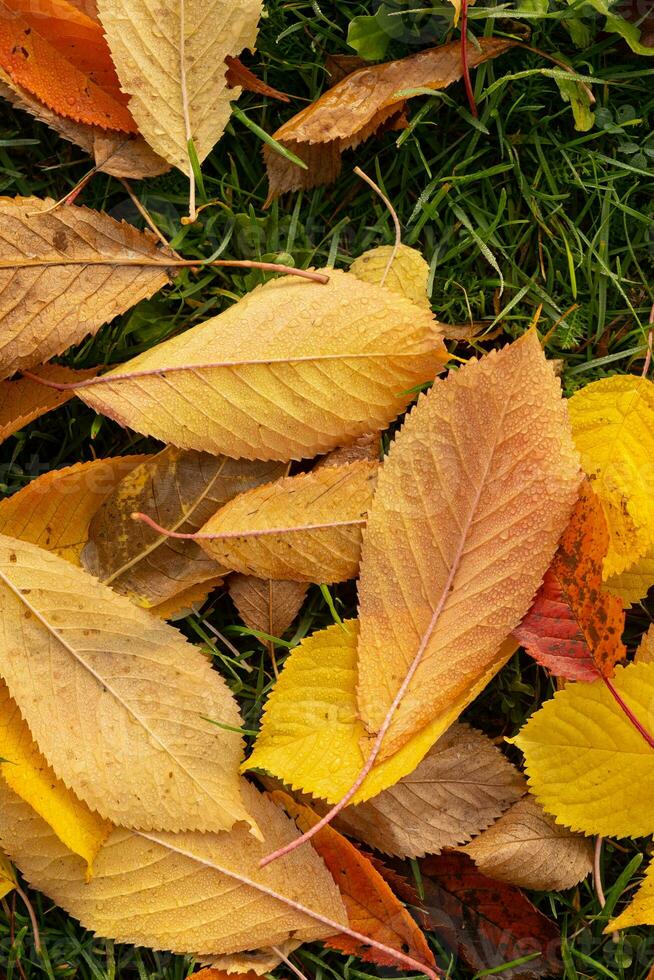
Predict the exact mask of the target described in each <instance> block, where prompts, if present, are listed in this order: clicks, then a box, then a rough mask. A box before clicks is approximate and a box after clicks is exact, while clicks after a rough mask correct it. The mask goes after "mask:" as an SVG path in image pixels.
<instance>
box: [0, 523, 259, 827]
mask: <svg viewBox="0 0 654 980" xmlns="http://www.w3.org/2000/svg"><path fill="white" fill-rule="evenodd" d="M0 598H1V600H2V608H3V629H4V635H5V639H6V644H5V652H4V654H3V658H2V663H1V665H0V675H1V676H2V677H3V679H4V680H5V682H6V684H7V687H8V688H9V691H10V693H11V696H12V697H13V699H14V700H15V701H16V703H17V705H18V708H19V710H20V712H21V714H22V716H23V718H24V719H25V721H26V723H27V725H28V727H29V729H30V731H31V733H32V736H33V738H34V740H35V742H36V744H37V745H38V747H39V749H40V751H41V752H42V753H43V755H44V756H45V758H46V759H47V761H48V763H49V764H50V765H51V766H52V768H53V769H54V771H55V773H56V775H57V776H58V777H59V778H60V779H61V780H63V782H64V783H65V784H66V786H68V787H69V788H70V789H72V790H73V792H74V793H75V794H76V795H77V796H79V797H80V798H81V799H82V800H84V802H85V803H87V804H88V805H89V806H90V807H92V808H93V809H95V810H97V811H98V813H100V814H101V815H102V816H103V817H105V818H106V819H108V820H112V821H113V822H114V823H119V824H122V825H123V826H132V827H138V828H145V829H161V828H165V829H168V830H182V829H193V830H224V829H227V828H230V827H231V826H232V825H233V824H234V823H235V822H236V821H237V820H246V821H248V822H251V818H250V817H249V815H248V813H247V812H246V810H245V808H244V806H243V802H242V800H241V796H240V789H239V781H238V776H237V771H238V765H239V762H240V758H241V753H242V740H241V737H240V735H238V734H237V732H238V729H239V727H240V725H241V719H240V716H239V712H238V708H237V706H236V702H235V701H234V699H233V698H232V695H231V693H230V692H229V689H228V688H227V685H226V684H225V682H224V681H223V679H222V677H221V676H220V675H219V674H218V673H217V672H216V671H214V670H212V669H211V667H210V665H209V663H208V661H207V660H206V658H205V657H204V655H203V654H202V653H201V651H200V650H199V649H198V648H196V647H194V646H192V645H191V644H190V643H187V642H186V641H185V640H184V639H182V637H181V636H180V634H179V633H178V632H177V631H176V630H174V629H172V627H170V626H167V625H165V624H164V623H162V622H160V621H159V620H157V619H156V618H155V617H154V616H151V615H150V614H149V613H147V612H145V611H144V610H141V609H138V608H137V607H136V606H134V605H133V604H132V603H131V602H129V600H127V599H126V598H124V597H123V596H119V595H117V594H116V593H115V592H113V591H112V590H111V589H109V588H107V587H106V586H104V585H101V584H100V583H99V582H98V581H97V580H96V579H94V578H93V577H92V576H90V575H88V574H87V573H86V572H85V571H83V570H82V569H80V568H75V567H74V566H73V565H70V564H69V563H68V562H66V561H63V560H62V559H61V558H58V557H56V556H55V555H52V554H50V553H49V552H47V551H43V550H42V549H40V548H36V547H34V545H31V544H26V543H24V542H22V541H18V540H15V539H13V538H8V537H4V536H2V537H0ZM44 651H45V653H44ZM45 654H47V655H45ZM161 692H165V696H162V694H161ZM53 704H54V705H56V707H57V710H56V711H53ZM211 720H213V721H218V722H220V723H221V724H223V725H225V726H228V727H226V728H221V727H218V726H216V725H214V724H212V723H211Z"/></svg>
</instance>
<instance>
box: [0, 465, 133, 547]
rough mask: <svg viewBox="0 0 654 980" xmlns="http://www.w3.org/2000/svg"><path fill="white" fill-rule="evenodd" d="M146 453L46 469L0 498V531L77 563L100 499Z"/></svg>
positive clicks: (107, 493)
mask: <svg viewBox="0 0 654 980" xmlns="http://www.w3.org/2000/svg"><path fill="white" fill-rule="evenodd" d="M145 459H148V457H147V456H117V457H115V458H113V459H95V460H92V461H91V462H90V463H75V465H74V466H68V467H66V468H65V469H61V470H51V471H50V472H49V473H44V474H43V476H39V477H37V478H36V479H35V480H32V482H31V483H28V484H27V486H26V487H23V489H22V490H19V491H18V492H17V493H15V494H14V495H13V496H12V497H7V498H6V499H5V500H2V501H0V534H6V535H7V536H8V537H11V538H20V540H21V541H30V542H31V543H32V544H37V545H38V546H39V548H44V549H45V550H46V551H52V552H54V553H55V554H56V555H59V556H60V557H61V558H65V559H66V560H67V561H69V562H72V563H73V564H74V565H80V564H81V558H80V556H81V554H82V549H83V547H84V545H85V544H86V542H87V540H88V533H89V523H90V521H91V518H92V517H93V515H94V514H95V512H96V511H97V509H98V507H100V505H101V504H102V501H103V500H105V499H106V497H108V495H109V494H110V493H111V492H112V490H113V489H114V488H115V487H116V485H117V484H118V483H120V481H121V480H122V479H123V477H125V476H127V474H128V473H130V472H131V471H132V470H133V469H134V467H135V466H138V465H139V464H140V463H142V462H143V461H144V460H145Z"/></svg>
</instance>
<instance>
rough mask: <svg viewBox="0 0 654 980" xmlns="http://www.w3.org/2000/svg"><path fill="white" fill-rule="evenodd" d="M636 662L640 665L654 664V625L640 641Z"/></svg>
mask: <svg viewBox="0 0 654 980" xmlns="http://www.w3.org/2000/svg"><path fill="white" fill-rule="evenodd" d="M634 660H635V662H636V663H639V664H651V663H654V624H653V625H652V626H650V628H649V629H648V631H647V633H645V635H644V636H643V638H642V640H641V641H640V646H639V647H638V649H637V650H636V655H635V657H634Z"/></svg>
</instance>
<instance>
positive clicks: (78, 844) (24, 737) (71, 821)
mask: <svg viewBox="0 0 654 980" xmlns="http://www.w3.org/2000/svg"><path fill="white" fill-rule="evenodd" d="M0 756H1V757H2V759H3V760H4V761H3V762H2V763H1V764H0V773H1V774H2V776H3V777H4V779H5V781H6V783H7V785H8V786H9V787H10V788H11V789H12V790H13V792H14V793H16V795H17V796H20V798H21V799H22V800H24V801H25V802H26V803H28V804H29V806H30V807H32V809H33V810H35V811H36V813H38V815H39V816H40V817H41V818H42V819H43V820H45V822H46V823H47V824H48V826H49V827H50V828H51V829H52V830H53V831H54V833H55V834H56V835H57V837H58V838H59V840H60V841H61V842H62V843H63V844H65V845H66V847H67V848H68V850H69V851H72V852H73V854H77V855H79V857H81V858H83V860H84V861H85V862H86V864H87V869H88V871H89V872H90V871H91V870H92V867H93V861H94V860H95V857H96V855H97V853H98V851H99V850H100V847H101V846H102V844H103V843H104V841H105V840H106V839H107V837H108V836H109V834H110V833H111V831H112V829H113V825H112V824H111V823H110V822H109V821H108V820H103V819H102V817H100V816H98V814H97V813H94V812H93V810H91V809H89V807H88V806H87V805H86V803H82V801H81V800H79V799H78V798H77V797H76V796H75V795H74V793H71V791H70V790H69V789H68V788H67V787H66V786H65V785H64V784H63V783H62V781H61V780H60V779H57V777H56V776H55V774H54V772H53V771H52V769H51V768H50V766H49V765H48V763H47V762H46V760H45V759H44V758H43V756H42V755H41V753H40V752H39V750H38V748H37V747H36V745H35V743H34V740H33V738H32V736H31V734H30V730H29V728H28V727H27V725H26V724H25V722H24V721H23V719H22V717H21V715H20V712H19V710H18V708H17V707H16V704H15V702H14V701H13V700H12V698H11V697H10V696H9V691H8V690H7V686H6V684H4V683H3V682H2V681H0Z"/></svg>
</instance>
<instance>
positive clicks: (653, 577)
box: [605, 545, 654, 606]
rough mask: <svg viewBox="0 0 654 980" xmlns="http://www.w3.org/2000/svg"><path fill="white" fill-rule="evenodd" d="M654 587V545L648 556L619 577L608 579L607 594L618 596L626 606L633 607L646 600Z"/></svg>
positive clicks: (637, 561)
mask: <svg viewBox="0 0 654 980" xmlns="http://www.w3.org/2000/svg"><path fill="white" fill-rule="evenodd" d="M653 585H654V545H653V546H652V547H651V548H650V550H649V551H648V552H647V554H646V555H643V556H642V557H641V558H638V559H637V560H636V561H635V562H634V564H633V565H630V566H629V568H626V569H625V570H624V572H620V574H619V575H612V576H611V577H610V578H609V579H607V581H606V583H605V586H606V590H607V592H610V593H611V594H612V595H617V596H619V597H620V598H621V599H622V602H623V604H624V605H625V606H633V605H634V604H635V603H637V602H640V600H641V599H644V598H645V596H646V595H647V593H648V592H649V590H650V589H651V588H652V586H653Z"/></svg>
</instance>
